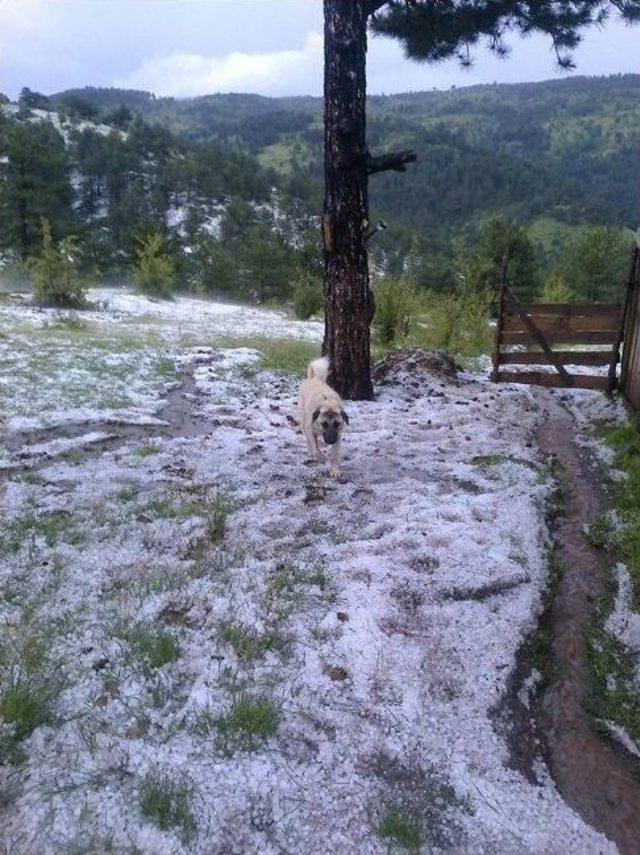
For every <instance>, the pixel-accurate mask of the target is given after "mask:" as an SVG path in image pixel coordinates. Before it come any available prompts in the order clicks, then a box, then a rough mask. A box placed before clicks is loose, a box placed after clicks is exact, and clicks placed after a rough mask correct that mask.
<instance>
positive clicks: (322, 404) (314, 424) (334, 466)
mask: <svg viewBox="0 0 640 855" xmlns="http://www.w3.org/2000/svg"><path fill="white" fill-rule="evenodd" d="M328 373H329V360H328V359H327V357H326V356H323V357H321V358H320V359H314V360H313V362H311V363H309V368H308V369H307V379H306V380H304V381H303V382H302V384H301V385H300V394H299V395H298V407H299V409H300V424H301V425H302V431H303V433H304V435H305V437H306V439H307V447H308V449H309V456H310V457H311V459H312V460H315V461H316V462H319V461H320V460H321V455H320V449H319V448H318V438H319V437H320V436H321V437H322V438H323V439H324V441H325V443H326V444H327V445H330V446H331V466H330V474H331V476H332V477H333V478H338V477H339V476H340V440H341V438H342V432H343V430H344V426H345V425H348V424H349V416H348V415H347V414H346V412H345V409H344V407H343V405H342V401H341V400H340V396H339V395H338V393H337V392H335V391H334V390H333V389H332V388H331V386H329V385H327V375H328Z"/></svg>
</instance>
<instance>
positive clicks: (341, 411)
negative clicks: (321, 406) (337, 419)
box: [340, 410, 349, 424]
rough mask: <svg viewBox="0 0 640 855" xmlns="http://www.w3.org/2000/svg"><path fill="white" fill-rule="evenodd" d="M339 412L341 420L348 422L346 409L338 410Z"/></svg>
mask: <svg viewBox="0 0 640 855" xmlns="http://www.w3.org/2000/svg"><path fill="white" fill-rule="evenodd" d="M340 413H341V415H342V418H343V420H344V421H345V422H346V423H347V424H349V416H348V415H347V412H346V410H340Z"/></svg>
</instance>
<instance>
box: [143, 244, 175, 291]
mask: <svg viewBox="0 0 640 855" xmlns="http://www.w3.org/2000/svg"><path fill="white" fill-rule="evenodd" d="M133 279H134V282H135V283H136V285H137V286H138V288H140V290H141V291H143V292H144V293H145V294H151V295H154V296H156V297H171V295H172V292H173V287H174V285H175V267H174V264H173V261H172V260H171V258H170V256H169V254H168V253H167V249H166V243H165V240H164V238H163V237H162V235H161V234H160V233H159V232H152V233H151V234H148V235H145V236H144V237H141V238H138V240H137V246H136V265H135V268H134V271H133Z"/></svg>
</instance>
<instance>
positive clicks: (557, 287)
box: [540, 273, 576, 303]
mask: <svg viewBox="0 0 640 855" xmlns="http://www.w3.org/2000/svg"><path fill="white" fill-rule="evenodd" d="M575 298H576V295H575V294H574V293H573V291H572V290H571V288H569V286H568V285H567V283H566V281H565V280H564V279H563V278H562V276H559V275H558V274H557V273H552V274H551V275H550V276H548V277H547V278H546V279H545V281H544V285H543V286H542V290H541V291H540V302H541V303H571V302H573V301H574V300H575Z"/></svg>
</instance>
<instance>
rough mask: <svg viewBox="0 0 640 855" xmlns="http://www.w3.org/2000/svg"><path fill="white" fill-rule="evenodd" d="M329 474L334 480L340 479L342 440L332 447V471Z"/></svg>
mask: <svg viewBox="0 0 640 855" xmlns="http://www.w3.org/2000/svg"><path fill="white" fill-rule="evenodd" d="M329 474H330V475H331V477H332V478H339V477H340V440H338V441H337V442H335V443H334V444H333V445H332V446H331V469H330V472H329Z"/></svg>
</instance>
